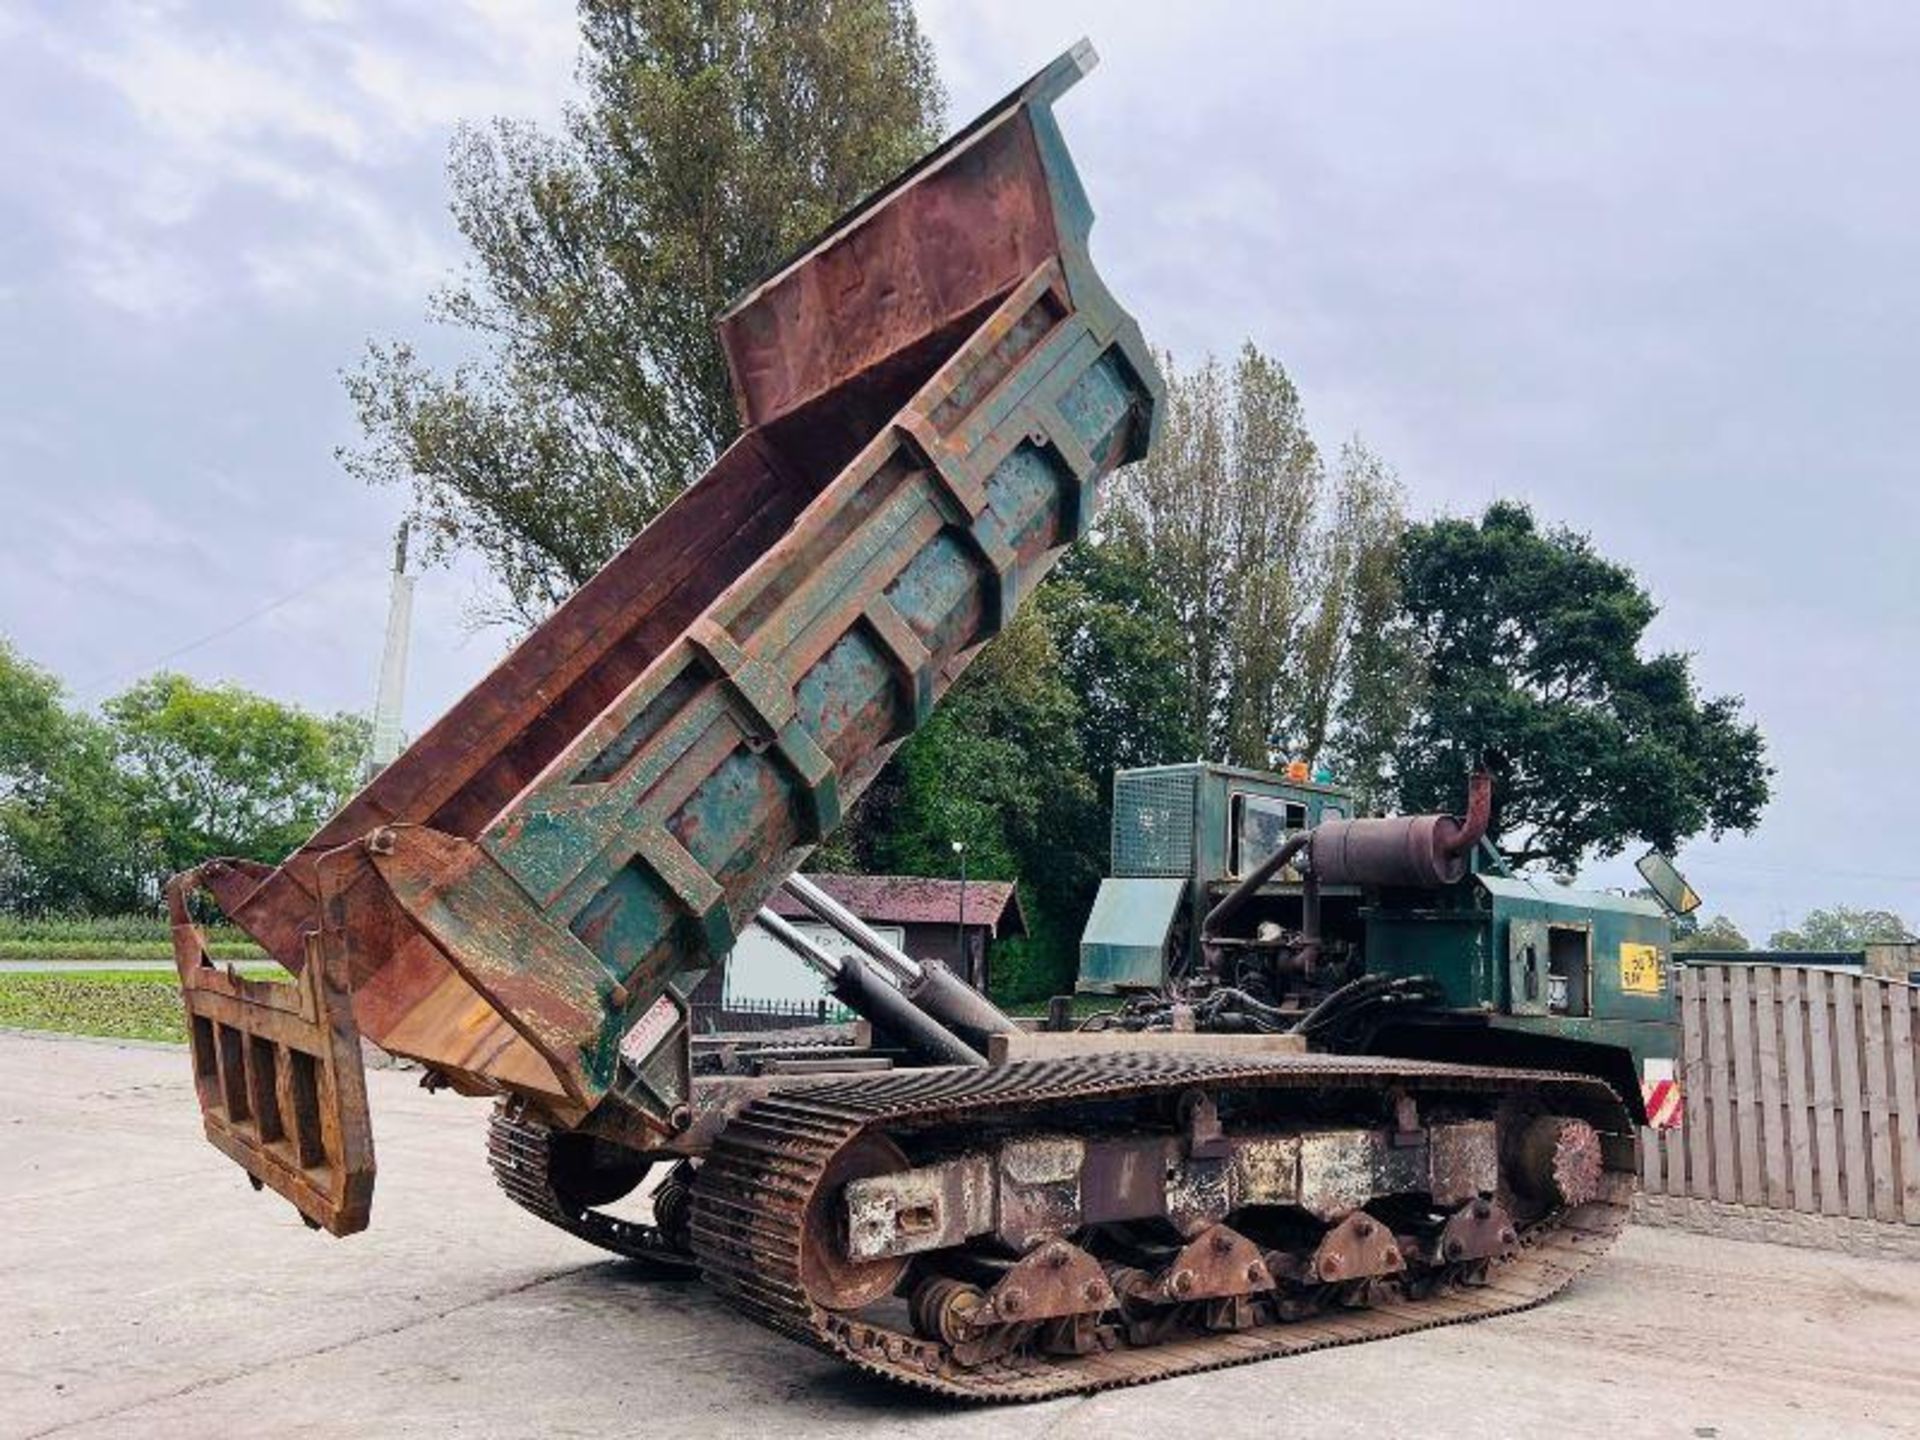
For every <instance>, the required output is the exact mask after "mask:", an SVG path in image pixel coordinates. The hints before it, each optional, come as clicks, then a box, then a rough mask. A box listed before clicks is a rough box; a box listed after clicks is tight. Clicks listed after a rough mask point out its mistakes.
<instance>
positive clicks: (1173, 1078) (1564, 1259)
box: [693, 1054, 1634, 1402]
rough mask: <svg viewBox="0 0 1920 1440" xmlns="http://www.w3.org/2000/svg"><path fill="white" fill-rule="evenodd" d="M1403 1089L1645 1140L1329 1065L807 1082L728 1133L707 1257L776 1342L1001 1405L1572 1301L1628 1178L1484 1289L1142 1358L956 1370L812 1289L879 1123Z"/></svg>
mask: <svg viewBox="0 0 1920 1440" xmlns="http://www.w3.org/2000/svg"><path fill="white" fill-rule="evenodd" d="M1400 1083H1409V1084H1411V1085H1413V1086H1416V1087H1417V1088H1418V1089H1419V1090H1420V1091H1421V1092H1422V1093H1425V1094H1433V1093H1435V1092H1440V1091H1463V1092H1467V1093H1475V1094H1479V1095H1481V1096H1486V1097H1492V1098H1497V1097H1499V1096H1502V1095H1525V1094H1533V1095H1538V1096H1540V1097H1542V1098H1543V1099H1545V1100H1548V1101H1550V1102H1551V1101H1554V1100H1556V1099H1562V1098H1567V1097H1569V1096H1571V1095H1575V1094H1577V1095H1578V1096H1579V1098H1580V1099H1581V1100H1582V1101H1583V1102H1585V1103H1586V1105H1587V1106H1588V1107H1591V1106H1593V1105H1600V1106H1602V1107H1611V1112H1616V1119H1615V1120H1614V1121H1613V1122H1610V1123H1609V1124H1608V1125H1606V1126H1605V1127H1603V1128H1607V1129H1615V1130H1617V1131H1618V1132H1620V1133H1630V1130H1631V1127H1630V1124H1629V1122H1628V1120H1627V1117H1626V1112H1625V1109H1624V1107H1622V1106H1620V1104H1619V1101H1618V1099H1617V1098H1616V1097H1615V1096H1614V1095H1613V1092H1612V1091H1611V1090H1610V1089H1609V1088H1608V1087H1607V1086H1605V1085H1604V1084H1602V1083H1600V1082H1598V1081H1595V1080H1592V1079H1589V1078H1587V1077H1585V1076H1577V1075H1562V1074H1557V1073H1551V1072H1544V1071H1520V1070H1507V1069H1482V1068H1477V1067H1470V1066H1458V1065H1444V1064H1436V1063H1431V1062H1422V1061H1397V1060H1380V1059H1372V1058H1354V1057H1346V1056H1329V1055H1304V1056H1293V1057H1286V1058H1284V1059H1276V1058H1274V1057H1262V1058H1261V1059H1260V1060H1259V1061H1258V1062H1252V1061H1247V1060H1233V1059H1228V1058H1225V1057H1218V1056H1204V1055H1171V1054H1133V1055H1112V1056H1099V1057H1075V1058H1072V1059H1059V1060H1038V1061H1028V1062H1021V1063H1017V1064H1008V1065H1000V1066H994V1067H991V1068H989V1069H985V1070H979V1069H942V1070H930V1071H919V1072H897V1073H894V1074H882V1075H872V1076H863V1077H860V1078H857V1079H844V1080H823V1081H814V1082H796V1084H795V1085H794V1086H792V1087H783V1088H782V1089H781V1090H779V1091H776V1092H775V1093H774V1094H772V1095H770V1096H767V1097H765V1098H763V1099H761V1100H758V1101H755V1102H754V1103H753V1104H751V1105H749V1106H747V1107H746V1108H745V1109H744V1110H743V1111H742V1112H741V1113H740V1115H738V1116H737V1117H736V1118H735V1119H734V1120H733V1121H732V1122H731V1123H729V1124H728V1126H727V1127H726V1128H725V1129H724V1130H723V1131H722V1132H721V1134H720V1136H719V1138H718V1140H717V1141H716V1143H715V1146H714V1149H713V1151H712V1153H711V1155H710V1156H709V1158H708V1159H707V1162H706V1163H705V1165H703V1166H702V1167H701V1170H700V1173H699V1176H698V1178H697V1180H696V1181H695V1184H694V1199H693V1248H694V1253H695V1254H696V1255H697V1256H698V1257H699V1261H700V1265H701V1269H702V1272H703V1274H704V1276H705V1278H706V1279H707V1281H708V1282H709V1283H710V1284H711V1285H712V1286H713V1287H714V1289H715V1290H717V1291H718V1292H719V1293H720V1294H722V1295H724V1296H725V1297H726V1298H727V1299H728V1300H729V1301H730V1302H732V1303H733V1304H734V1305H735V1306H736V1307H738V1308H739V1309H740V1310H742V1311H744V1312H745V1313H746V1314H747V1315H748V1316H749V1317H751V1318H752V1319H754V1320H756V1321H758V1322H759V1323H760V1324H762V1325H765V1326H767V1327H768V1328H769V1329H772V1330H775V1331H777V1332H779V1333H780V1334H783V1335H786V1336H789V1337H791V1338H793V1339H796V1340H800V1341H802V1342H804V1343H806V1344H809V1345H812V1346H814V1347H816V1348H818V1349H820V1350H824V1351H825V1352H827V1353H828V1354H830V1355H834V1356H837V1357H838V1358H840V1359H842V1360H845V1361H848V1362H849V1363H851V1364H853V1365H856V1366H858V1367H859V1368H861V1369H863V1370H866V1371H869V1372H871V1373H873V1374H875V1375H880V1376H884V1377H885V1378H887V1379H888V1380H892V1381H896V1382H899V1383H902V1384H906V1385H911V1386H914V1387H917V1388H919V1389H923V1390H930V1391H933V1392H936V1393H938V1394H941V1395H946V1396H951V1397H955V1398H958V1399H962V1400H973V1401H984V1402H994V1401H1031V1400H1043V1399H1046V1398H1048V1397H1051V1396H1056V1395H1064V1394H1073V1393H1081V1392H1091V1391H1097V1390H1106V1389H1112V1388H1115V1387H1119V1386H1124V1385H1139V1384H1144V1383H1147V1382H1149V1381H1154V1380H1161V1379H1165V1378H1168V1377H1171V1376H1175V1375H1185V1374H1191V1373H1193V1372H1196V1371H1202V1370H1211V1369H1218V1368H1220V1367H1223V1366H1227V1365H1240V1364H1246V1363H1248V1362H1251V1361H1254V1360H1263V1359H1267V1358H1270V1357H1275V1356H1282V1355H1296V1354H1301V1353H1304V1352H1306V1351H1310V1350H1319V1349H1324V1348H1326V1347H1328V1346H1333V1345H1351V1344H1358V1343H1360V1342H1362V1341H1367V1340H1377V1339H1384V1338H1386V1337H1388V1336H1391V1335H1403V1334H1407V1333H1410V1332H1412V1331H1415V1330H1424V1329H1429V1328H1432V1327H1435V1326H1439V1325H1452V1324H1459V1323H1462V1322H1464V1321H1468V1320H1478V1319H1482V1318H1485V1317H1487V1316H1490V1315H1500V1314H1506V1313H1509V1312H1512V1311H1516V1310H1524V1309H1527V1308H1529V1307H1530V1306H1533V1305H1537V1304H1539V1303H1540V1302H1541V1301H1543V1300H1545V1299H1546V1298H1547V1297H1549V1296H1550V1295H1552V1294H1554V1293H1555V1292H1556V1291H1558V1290H1559V1289H1561V1288H1562V1287H1563V1286H1564V1285H1566V1284H1567V1282H1568V1281H1570V1280H1572V1279H1573V1277H1574V1276H1576V1275H1578V1274H1579V1273H1580V1272H1581V1271H1582V1270H1584V1269H1586V1267H1587V1266H1588V1265H1589V1264H1591V1263H1592V1262H1593V1261H1594V1260H1595V1259H1597V1258H1598V1257H1599V1256H1600V1255H1601V1254H1602V1253H1603V1252H1604V1251H1605V1250H1606V1248H1607V1247H1608V1245H1610V1244H1611V1243H1612V1241H1613V1238H1614V1236H1615V1235H1617V1234H1618V1233H1619V1231H1620V1228H1621V1226H1622V1225H1624V1224H1625V1222H1626V1217H1627V1206H1628V1201H1629V1200H1630V1198H1631V1196H1632V1190H1633V1183H1634V1181H1633V1176H1632V1175H1631V1174H1630V1173H1627V1172H1624V1171H1610V1172H1609V1173H1608V1176H1607V1180H1608V1189H1607V1193H1606V1196H1605V1198H1603V1199H1600V1200H1596V1201H1594V1202H1592V1203H1589V1204H1586V1205H1582V1206H1579V1207H1576V1208H1574V1209H1570V1210H1566V1211H1562V1212H1560V1213H1558V1214H1556V1215H1554V1216H1551V1217H1548V1218H1547V1219H1545V1220H1542V1221H1540V1222H1538V1223H1536V1224H1534V1225H1532V1226H1530V1227H1528V1228H1527V1229H1526V1230H1525V1231H1524V1232H1523V1233H1522V1236H1521V1244H1520V1248H1519V1250H1518V1252H1517V1253H1516V1254H1514V1255H1513V1256H1511V1257H1509V1258H1507V1259H1506V1260H1503V1261H1498V1262H1495V1263H1494V1264H1493V1265H1492V1266H1490V1268H1489V1271H1488V1275H1487V1281H1486V1283H1485V1284H1484V1285H1476V1286H1473V1287H1471V1288H1464V1287H1453V1288H1449V1289H1445V1290H1441V1291H1438V1292H1436V1293H1434V1294H1433V1295H1431V1296H1429V1297H1427V1298H1425V1299H1422V1300H1417V1301H1414V1300H1405V1301H1396V1302H1394V1303H1391V1304H1382V1305H1376V1306H1373V1307H1370V1308H1366V1309H1359V1310H1346V1309H1341V1310H1332V1311H1328V1312H1325V1313H1322V1314H1320V1315H1316V1316H1314V1317H1312V1318H1309V1319H1304V1320H1296V1321H1290V1322H1284V1323H1276V1324H1269V1325H1264V1326H1260V1327H1257V1328H1254V1329H1251V1330H1242V1331H1235V1332H1221V1333H1216V1334H1208V1335H1201V1336H1192V1337H1183V1338H1180V1339H1176V1340H1171V1341H1168V1342H1165V1343H1163V1344H1158V1345H1150V1346H1144V1347H1140V1348H1130V1347H1128V1346H1127V1345H1126V1344H1125V1343H1124V1342H1122V1343H1121V1345H1120V1346H1119V1347H1118V1348H1116V1349H1114V1350H1110V1351H1105V1352H1099V1353H1095V1354H1092V1355H1086V1356H1068V1357H1042V1356H1020V1357H1017V1358H1014V1359H1011V1360H1006V1361H1000V1362H995V1363H993V1364H990V1365H987V1366H982V1367H979V1368H976V1369H966V1368H963V1367H960V1366H958V1365H955V1364H953V1363H951V1362H950V1360H949V1359H948V1357H947V1354H946V1347H945V1346H944V1345H942V1344H941V1343H940V1342H937V1341H930V1340H926V1339H922V1338H920V1337H919V1336H916V1335H913V1334H910V1333H905V1332H902V1331H898V1330H893V1329H890V1328H887V1327H886V1326H884V1325H880V1324H875V1323H872V1322H870V1321H866V1320H863V1319H861V1318H859V1317H857V1316H848V1315H839V1314H835V1313H833V1312H830V1311H827V1310H824V1309H822V1308H821V1307H820V1306H818V1305H816V1304H814V1303H813V1301H812V1300H811V1299H810V1298H809V1296H808V1295H807V1293H806V1290H805V1288H804V1286H803V1284H802V1282H801V1279H800V1272H799V1255H800V1236H801V1228H802V1226H803V1224H804V1216H805V1213H806V1209H807V1202H808V1200H809V1199H810V1198H811V1196H812V1194H813V1190H814V1187H815V1185H816V1184H817V1182H818V1180H819V1177H820V1176H821V1175H822V1173H823V1172H824V1171H825V1169H826V1166H827V1164H828V1162H829V1161H830V1160H831V1159H832V1157H833V1155H834V1154H835V1153H836V1152H838V1151H839V1150H840V1149H841V1148H842V1147H843V1146H845V1145H846V1144H848V1143H849V1142H851V1141H852V1140H853V1139H854V1137H855V1136H856V1135H858V1134H859V1133H860V1132H861V1131H862V1130H864V1129H867V1128H869V1127H872V1128H876V1129H880V1130H883V1131H884V1130H893V1131H904V1130H912V1129H919V1128H929V1127H933V1126H948V1125H966V1124H969V1123H976V1122H980V1121H986V1120H989V1119H997V1120H1001V1121H1005V1120H1008V1119H1013V1120H1030V1121H1031V1123H1032V1124H1034V1125H1035V1126H1036V1127H1045V1126H1046V1125H1047V1111H1048V1109H1049V1107H1051V1106H1053V1105H1056V1104H1061V1103H1071V1102H1077V1101H1082V1100H1100V1099H1115V1100H1118V1099H1127V1098H1138V1097H1142V1096H1147V1095H1151V1094H1153V1093H1155V1092H1160V1093H1163V1094H1164V1093H1172V1094H1178V1093H1179V1092H1181V1091H1184V1090H1186V1089H1188V1088H1189V1087H1192V1086H1195V1085H1204V1086H1206V1087H1207V1088H1208V1089H1209V1090H1212V1091H1215V1092H1220V1091H1230V1090H1247V1089H1262V1090H1274V1089H1323V1088H1327V1087H1340V1088H1355V1087H1358V1088H1367V1089H1381V1088H1385V1087H1388V1086H1390V1085H1394V1084H1400ZM1589 1113H1592V1112H1591V1111H1590V1112H1589Z"/></svg>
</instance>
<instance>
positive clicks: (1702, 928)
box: [1673, 915, 1753, 954]
mask: <svg viewBox="0 0 1920 1440" xmlns="http://www.w3.org/2000/svg"><path fill="white" fill-rule="evenodd" d="M1674 936H1675V938H1674V942H1673V948H1674V949H1675V950H1676V951H1679V952H1681V953H1683V954H1685V953H1688V952H1691V951H1695V950H1751V949H1752V948H1753V947H1752V946H1751V945H1749V944H1748V943H1747V937H1746V936H1745V935H1743V934H1742V933H1741V931H1740V927H1739V926H1738V925H1736V924H1734V923H1733V921H1732V920H1731V919H1730V918H1729V917H1727V916H1725V915H1715V916H1714V917H1713V918H1712V919H1710V920H1707V921H1705V922H1699V921H1695V920H1694V919H1693V917H1692V916H1690V915H1689V916H1682V917H1681V919H1680V920H1676V921H1675V922H1674Z"/></svg>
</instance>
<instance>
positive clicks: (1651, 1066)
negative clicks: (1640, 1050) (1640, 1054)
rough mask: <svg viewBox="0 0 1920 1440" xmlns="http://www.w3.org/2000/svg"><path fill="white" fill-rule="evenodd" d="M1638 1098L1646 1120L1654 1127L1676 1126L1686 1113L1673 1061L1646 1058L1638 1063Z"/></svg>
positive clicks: (1667, 1128) (1661, 1128)
mask: <svg viewBox="0 0 1920 1440" xmlns="http://www.w3.org/2000/svg"><path fill="white" fill-rule="evenodd" d="M1640 1098H1641V1100H1642V1101H1643V1102H1644V1103H1645V1104H1646V1107H1647V1123H1648V1124H1649V1125H1651V1126H1653V1127H1654V1128H1655V1129H1656V1130H1675V1129H1678V1128H1679V1126H1680V1123H1681V1120H1682V1119H1683V1118H1684V1116H1685V1114H1686V1105H1685V1102H1684V1101H1683V1099H1682V1097H1681V1094H1680V1082H1679V1081H1678V1080H1676V1079H1675V1078H1674V1075H1673V1061H1671V1060H1645V1061H1642V1062H1641V1065H1640Z"/></svg>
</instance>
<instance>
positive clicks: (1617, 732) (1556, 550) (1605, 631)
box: [1390, 501, 1773, 870]
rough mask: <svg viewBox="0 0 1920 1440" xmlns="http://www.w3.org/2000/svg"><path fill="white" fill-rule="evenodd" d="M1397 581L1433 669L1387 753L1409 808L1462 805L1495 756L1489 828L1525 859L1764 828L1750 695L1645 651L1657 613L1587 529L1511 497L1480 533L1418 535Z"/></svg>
mask: <svg viewBox="0 0 1920 1440" xmlns="http://www.w3.org/2000/svg"><path fill="white" fill-rule="evenodd" d="M1400 580H1401V606H1402V612H1403V614H1402V623H1403V625H1404V629H1405V632H1406V641H1407V644H1408V645H1410V646H1411V648H1412V652H1413V654H1414V655H1415V656H1416V657H1417V662H1418V664H1419V667H1420V672H1421V673H1420V693H1419V697H1418V701H1417V704H1416V706H1415V709H1414V712H1413V714H1412V717H1411V719H1410V721H1409V723H1408V724H1407V725H1406V727H1405V728H1404V730H1403V731H1402V732H1401V733H1400V735H1399V736H1398V737H1397V738H1396V740H1395V742H1394V745H1393V747H1392V754H1391V761H1390V770H1391V778H1392V781H1393V784H1394V786H1395V788H1396V789H1397V792H1398V796H1397V798H1398V801H1399V804H1400V806H1401V808H1403V809H1408V810H1431V809H1436V808H1446V807H1449V806H1455V805H1457V804H1458V803H1459V792H1460V783H1461V777H1462V776H1464V775H1465V774H1466V773H1467V771H1468V770H1469V769H1470V768H1471V767H1472V765H1473V764H1474V762H1475V761H1476V760H1477V759H1479V758H1480V757H1482V756H1483V755H1484V756H1485V757H1487V758H1488V759H1489V760H1490V761H1491V762H1492V764H1493V767H1494V772H1495V782H1496V783H1495V787H1494V829H1493V833H1494V834H1495V835H1497V836H1498V837H1499V840H1500V843H1501V845H1502V847H1503V848H1504V849H1505V850H1506V851H1507V853H1508V855H1509V856H1510V858H1512V859H1513V860H1514V861H1516V862H1517V863H1523V864H1524V863H1529V862H1533V861H1547V862H1550V863H1551V864H1553V865H1554V866H1556V867H1558V868H1564V869H1567V870H1571V869H1573V868H1575V867H1576V866H1577V865H1578V864H1579V863H1580V861H1581V860H1582V859H1583V858H1585V857H1587V856H1589V855H1593V854H1599V855H1611V854H1615V853H1618V852H1619V851H1620V850H1621V849H1622V848H1624V847H1625V846H1626V845H1628V844H1629V843H1633V842H1645V843H1647V844H1651V845H1654V846H1657V847H1659V848H1660V849H1662V850H1669V851H1671V850H1674V849H1676V848H1677V847H1678V846H1679V844H1680V842H1682V841H1683V840H1685V839H1687V838H1688V837H1689V836H1692V835H1696V834H1699V833H1701V832H1702V831H1706V832H1708V833H1710V834H1713V835H1715V836H1718V835H1720V834H1722V833H1723V832H1725V831H1728V830H1748V829H1751V828H1752V827H1753V826H1754V825H1755V824H1756V823H1758V821H1759V819H1760V812H1761V809H1762V808H1763V807H1764V806H1765V804H1766V801H1767V796H1768V793H1769V782H1770V777H1771V775H1772V773H1773V772H1772V768H1771V767H1770V766H1769V765H1768V764H1767V762H1766V746H1765V742H1764V741H1763V740H1762V738H1761V735H1760V731H1759V729H1758V727H1757V726H1755V725H1752V724H1750V723H1747V722H1746V721H1745V720H1743V719H1742V717H1741V702H1740V700H1739V699H1738V698H1737V697H1733V696H1717V697H1714V698H1711V699H1702V698H1701V697H1700V696H1699V695H1698V693H1697V691H1696V688H1695V685H1694V680H1693V672H1692V662H1691V661H1690V659H1689V658H1688V657H1687V656H1686V655H1684V654H1679V653H1674V652H1668V653H1663V654H1658V655H1654V656H1652V657H1650V658H1648V657H1643V656H1642V655H1641V654H1640V645H1641V642H1642V640H1643V638H1644V636H1645V634H1646V630H1647V626H1648V625H1649V624H1650V623H1651V622H1652V621H1653V618H1654V616H1655V615H1656V614H1657V613H1658V608H1657V607H1656V606H1655V605H1654V603H1653V600H1652V598H1651V597H1650V596H1649V595H1648V594H1647V592H1646V590H1645V588H1644V587H1642V586H1641V584H1640V583H1639V581H1637V580H1636V579H1635V578H1634V576H1633V574H1632V572H1631V571H1629V570H1628V569H1627V568H1626V567H1625V566H1623V565H1620V564H1618V563H1616V562H1614V561H1611V560H1608V559H1606V558H1605V557H1604V556H1602V555H1600V554H1599V553H1598V552H1597V551H1596V550H1595V549H1594V547H1593V544H1592V542H1591V541H1589V540H1588V539H1587V538H1586V537H1585V536H1583V535H1577V534H1575V533H1573V532H1572V531H1569V530H1565V529H1559V530H1551V531H1543V530H1541V529H1540V528H1539V526H1538V525H1536V524H1535V522H1534V518H1533V515H1532V512H1531V511H1529V510H1528V508H1527V507H1526V506H1524V505H1521V504H1518V503H1516V502H1512V501H1503V502H1500V503H1497V504H1495V505H1492V506H1490V507H1489V508H1488V509H1487V511H1486V513H1485V515H1484V516H1482V518H1481V519H1480V521H1479V522H1478V523H1475V522H1473V521H1471V520H1463V519H1454V518H1446V519H1440V520H1435V521H1431V522H1429V523H1426V524H1421V525H1414V526H1411V527H1410V528H1409V529H1408V530H1407V532H1406V535H1405V538H1404V541H1403V543H1402V546H1401V551H1400Z"/></svg>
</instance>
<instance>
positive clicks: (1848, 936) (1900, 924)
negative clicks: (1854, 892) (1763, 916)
mask: <svg viewBox="0 0 1920 1440" xmlns="http://www.w3.org/2000/svg"><path fill="white" fill-rule="evenodd" d="M1914 938H1915V937H1914V932H1913V929H1912V928H1911V927H1910V926H1909V925H1908V924H1907V922H1906V921H1904V920H1902V919H1901V918H1900V917H1899V916H1898V915H1896V914H1894V913H1893V912H1892V911H1891V910H1855V909H1853V908H1852V907H1851V906H1847V905H1835V906H1833V907H1832V908H1831V909H1826V910H1815V911H1812V912H1811V913H1809V914H1808V916H1807V918H1806V919H1804V920H1802V921H1801V922H1800V923H1799V924H1798V925H1795V926H1793V927H1792V928H1791V929H1787V930H1779V931H1775V932H1774V935H1773V938H1772V939H1771V940H1769V941H1767V945H1768V948H1770V949H1773V950H1858V949H1860V948H1861V947H1862V946H1865V945H1887V944H1892V945H1897V944H1900V943H1901V942H1903V941H1910V940H1912V939H1914Z"/></svg>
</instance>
